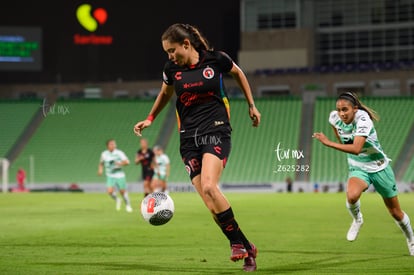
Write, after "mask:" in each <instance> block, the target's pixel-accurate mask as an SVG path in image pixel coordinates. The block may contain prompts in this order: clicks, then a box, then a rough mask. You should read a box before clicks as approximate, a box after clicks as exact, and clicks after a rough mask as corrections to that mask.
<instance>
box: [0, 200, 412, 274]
mask: <svg viewBox="0 0 414 275" xmlns="http://www.w3.org/2000/svg"><path fill="white" fill-rule="evenodd" d="M226 195H227V197H228V199H229V200H230V202H231V204H232V207H233V209H234V212H235V214H236V218H237V220H238V222H239V225H240V226H241V228H242V230H243V231H244V233H245V234H246V236H247V237H248V238H249V239H250V240H251V241H253V242H254V243H255V244H256V246H257V247H258V250H259V254H258V258H257V264H258V270H257V272H256V273H257V274H413V272H414V257H410V256H409V255H408V249H407V246H406V242H405V239H404V237H403V234H402V233H401V231H400V229H399V228H398V227H397V226H396V225H395V223H394V221H393V220H392V218H391V216H389V214H388V213H387V211H386V209H385V206H384V205H383V202H382V199H381V198H380V196H379V195H378V194H375V193H366V194H363V196H362V209H363V213H364V220H365V224H364V226H363V227H362V229H361V232H360V235H359V237H358V239H357V241H355V242H352V243H351V242H348V241H346V239H345V235H346V231H347V229H348V227H349V225H350V222H351V219H350V217H349V214H348V213H347V211H346V209H345V194H344V193H342V194H333V193H329V194H324V193H318V194H314V193H302V194H300V193H294V194H280V193H250V194H248V193H226ZM130 197H131V199H132V201H133V202H134V203H133V205H134V207H135V208H134V212H133V213H126V212H125V211H124V210H122V211H120V212H117V211H116V210H115V203H114V202H113V201H112V200H111V199H110V198H109V197H108V196H107V195H106V194H100V193H99V194H98V193H32V194H1V195H0V251H1V253H0V274H151V275H152V274H245V273H244V272H243V271H242V264H243V263H242V262H236V263H234V262H231V261H230V260H229V256H230V249H229V244H228V241H227V240H226V239H225V237H224V235H223V234H222V233H221V231H220V229H219V228H218V227H217V225H216V224H215V223H214V222H213V220H212V218H211V216H210V213H209V212H208V210H207V209H206V208H205V207H204V205H203V203H202V201H201V199H200V198H199V197H198V195H197V194H196V193H172V194H171V197H172V198H173V199H174V202H175V210H176V211H175V214H174V217H173V218H172V220H171V221H170V222H169V223H167V224H165V225H162V226H151V225H149V224H147V223H145V222H144V220H143V219H142V218H141V216H140V213H139V209H138V207H139V203H140V201H141V198H142V194H137V193H133V194H130ZM399 197H400V202H401V205H402V208H403V209H404V210H405V211H406V212H407V213H408V214H409V215H410V216H411V218H412V221H414V194H400V196H399Z"/></svg>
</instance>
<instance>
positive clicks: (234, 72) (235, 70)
mask: <svg viewBox="0 0 414 275" xmlns="http://www.w3.org/2000/svg"><path fill="white" fill-rule="evenodd" d="M229 73H230V75H231V76H232V77H233V78H234V79H235V80H236V82H237V84H238V85H239V87H240V89H241V90H242V91H243V94H244V96H245V98H246V101H247V104H248V105H249V116H250V118H251V119H252V121H253V127H257V126H259V124H260V117H261V114H260V112H259V110H257V108H256V106H255V104H254V99H253V94H252V90H251V88H250V84H249V81H248V80H247V77H246V75H245V74H244V72H243V71H242V69H240V67H239V66H238V65H237V64H236V63H234V62H233V67H232V68H231V70H230V72H229Z"/></svg>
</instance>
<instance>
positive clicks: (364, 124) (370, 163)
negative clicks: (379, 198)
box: [329, 110, 390, 173]
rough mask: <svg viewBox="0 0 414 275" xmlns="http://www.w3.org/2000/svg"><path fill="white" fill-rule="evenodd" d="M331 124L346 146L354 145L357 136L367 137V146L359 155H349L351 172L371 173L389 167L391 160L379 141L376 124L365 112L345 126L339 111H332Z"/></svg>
mask: <svg viewBox="0 0 414 275" xmlns="http://www.w3.org/2000/svg"><path fill="white" fill-rule="evenodd" d="M329 123H330V124H331V125H332V126H333V127H335V129H336V131H337V132H338V134H339V137H340V138H341V142H342V143H344V144H352V143H353V142H354V138H355V137H356V136H363V137H366V140H365V144H364V146H363V148H362V150H361V152H360V153H359V154H358V155H354V154H347V156H348V165H349V169H350V170H363V171H366V172H369V173H373V172H378V171H380V170H382V169H384V168H385V167H387V165H388V163H389V161H390V159H389V158H388V157H387V156H386V154H385V153H384V151H383V150H382V148H381V145H380V143H379V141H378V137H377V132H376V131H375V128H374V123H373V122H372V120H371V118H370V117H369V115H368V113H367V112H365V111H364V110H358V111H357V112H356V113H355V118H354V121H352V123H350V124H345V123H344V122H343V121H342V120H341V119H340V117H339V115H338V112H337V111H332V112H331V114H330V116H329Z"/></svg>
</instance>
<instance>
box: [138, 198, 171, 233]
mask: <svg viewBox="0 0 414 275" xmlns="http://www.w3.org/2000/svg"><path fill="white" fill-rule="evenodd" d="M141 215H142V217H143V218H144V220H145V221H147V222H148V223H150V224H152V225H163V224H166V223H167V222H169V221H170V220H171V219H172V217H173V215H174V201H173V200H172V198H171V197H170V196H169V195H167V194H165V193H163V192H154V193H151V194H149V195H147V196H146V197H145V198H144V199H143V200H142V202H141Z"/></svg>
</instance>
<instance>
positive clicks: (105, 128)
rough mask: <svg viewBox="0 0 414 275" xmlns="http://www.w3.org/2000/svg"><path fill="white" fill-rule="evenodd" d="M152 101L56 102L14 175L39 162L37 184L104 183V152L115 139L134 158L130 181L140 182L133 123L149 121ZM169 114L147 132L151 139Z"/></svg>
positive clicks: (13, 170)
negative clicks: (101, 159) (100, 170)
mask: <svg viewBox="0 0 414 275" xmlns="http://www.w3.org/2000/svg"><path fill="white" fill-rule="evenodd" d="M152 103H153V101H152V100H151V101H144V100H128V101H126V100H116V101H115V100H92V99H91V100H83V101H76V100H67V101H57V102H56V103H55V105H54V109H53V110H54V111H53V112H49V113H47V115H46V117H45V119H44V121H43V122H42V124H41V125H40V127H39V128H38V129H37V131H36V133H35V135H34V136H33V137H32V139H31V140H30V141H29V142H28V144H27V145H26V146H25V148H24V150H23V151H22V152H21V154H20V155H19V157H18V158H17V159H16V161H15V162H14V163H13V164H12V166H11V169H10V175H14V174H15V173H16V171H17V168H18V165H23V164H26V165H25V167H27V165H28V159H29V157H30V156H33V157H34V163H35V165H34V166H35V167H34V171H35V175H34V182H35V183H85V182H92V183H97V182H104V178H102V177H98V176H97V167H98V162H99V157H100V153H101V152H102V151H103V150H105V148H106V147H105V142H106V140H107V139H109V138H115V139H116V141H117V144H118V147H119V149H121V150H123V151H124V152H125V153H126V154H127V156H128V157H129V158H130V161H131V165H129V166H128V167H126V168H125V171H126V174H127V180H128V181H129V182H137V181H138V177H139V176H140V173H141V172H140V171H141V168H140V167H138V166H136V165H134V159H135V153H136V151H137V149H138V147H139V138H138V137H136V136H135V135H134V133H133V126H134V124H135V123H136V122H137V121H138V120H140V119H143V118H145V117H146V116H147V114H148V112H149V110H150V108H151V106H152ZM164 115H165V112H162V113H161V114H160V115H159V119H157V120H156V121H154V124H153V125H152V127H151V128H149V129H147V130H146V132H145V137H146V138H148V140H150V141H151V140H155V139H156V138H157V135H158V132H159V129H160V126H161V124H162V121H163V117H164Z"/></svg>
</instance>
